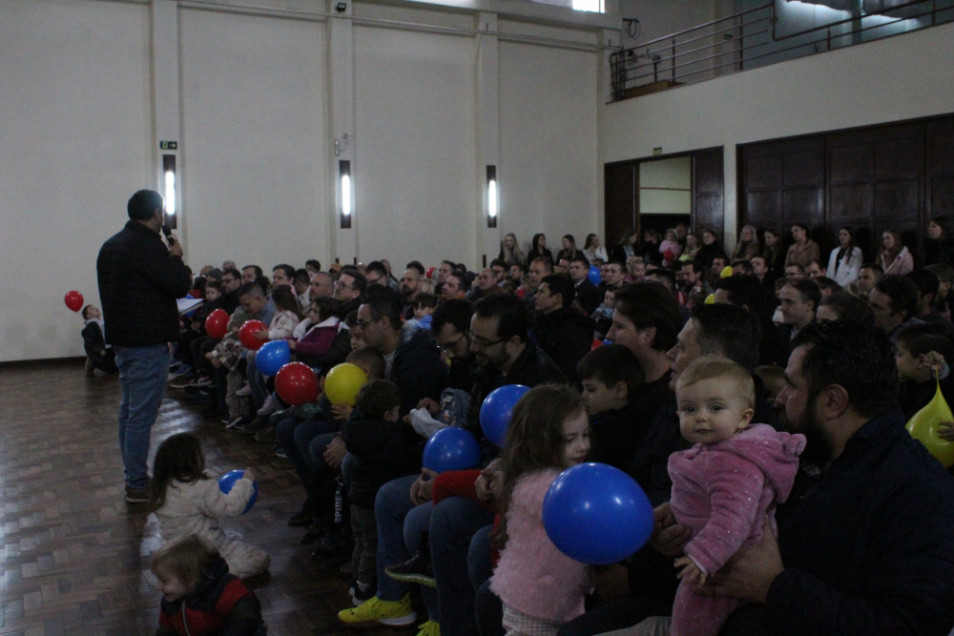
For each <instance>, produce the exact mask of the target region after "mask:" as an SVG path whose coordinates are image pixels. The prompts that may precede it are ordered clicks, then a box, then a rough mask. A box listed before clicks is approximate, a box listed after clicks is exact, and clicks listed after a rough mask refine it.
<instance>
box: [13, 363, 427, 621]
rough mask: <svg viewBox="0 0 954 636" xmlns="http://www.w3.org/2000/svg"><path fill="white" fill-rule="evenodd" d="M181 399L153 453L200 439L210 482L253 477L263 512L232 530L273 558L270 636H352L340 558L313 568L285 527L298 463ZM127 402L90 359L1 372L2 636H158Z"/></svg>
mask: <svg viewBox="0 0 954 636" xmlns="http://www.w3.org/2000/svg"><path fill="white" fill-rule="evenodd" d="M185 397H186V394H185V392H184V391H175V390H169V391H168V392H167V394H166V399H165V400H164V401H163V404H162V409H161V411H160V414H159V420H158V422H157V423H156V426H155V427H154V428H153V431H152V448H151V450H152V453H154V452H155V449H156V447H157V446H158V444H159V442H160V441H161V440H162V439H164V438H165V437H167V436H168V435H171V434H172V433H177V432H180V431H188V430H191V431H194V432H195V433H196V434H198V435H199V436H200V437H201V438H202V440H203V445H204V447H205V450H206V456H207V461H208V469H209V472H210V473H212V474H221V473H223V472H226V471H228V470H231V469H234V468H245V467H249V466H251V467H253V468H254V469H255V474H256V476H257V477H258V480H259V497H258V502H257V503H256V504H255V507H254V508H253V509H252V510H251V511H250V512H249V513H248V514H247V515H245V516H243V517H242V518H240V519H237V520H234V521H230V522H228V523H227V524H226V527H227V528H230V529H234V530H237V531H239V532H241V533H243V534H244V536H245V540H247V541H249V542H251V543H253V544H255V545H258V546H262V547H264V548H265V549H267V550H268V552H269V553H270V554H271V558H272V564H271V570H270V577H269V576H267V575H266V576H265V577H260V578H264V579H265V580H261V581H256V582H255V583H254V585H253V589H254V590H255V593H256V595H257V596H258V598H259V600H260V601H261V603H262V609H263V613H264V615H265V619H266V621H267V623H268V627H269V633H270V634H279V635H282V634H344V633H349V630H345V629H343V628H341V627H339V626H337V625H336V624H335V614H336V612H337V610H339V609H342V608H344V607H348V606H350V605H349V603H350V599H349V598H348V594H347V587H348V580H349V577H348V576H347V575H345V574H342V573H340V571H339V568H340V565H341V563H342V561H341V560H338V561H334V562H317V561H315V560H313V559H312V558H311V556H310V554H311V549H310V548H309V547H306V546H302V545H300V544H299V539H300V538H301V536H302V534H303V531H302V529H301V528H289V527H288V526H287V525H286V519H287V518H288V516H289V515H290V514H292V513H293V512H294V511H295V510H296V509H297V507H298V505H299V504H300V503H301V500H302V499H303V492H302V489H301V486H300V485H299V483H298V480H297V478H296V476H295V473H294V471H293V469H292V467H291V464H289V462H288V461H287V460H284V459H281V458H278V457H276V456H275V455H274V454H272V447H271V446H266V445H263V444H257V443H255V442H254V441H252V440H251V439H250V438H249V437H247V436H244V435H240V434H233V433H229V432H226V431H225V427H224V425H223V424H221V423H220V422H218V421H217V420H216V421H211V420H203V419H202V416H201V415H200V412H201V408H202V407H195V406H190V405H188V404H186V402H185ZM118 404H119V382H118V379H117V378H116V377H109V376H102V375H99V374H97V375H96V376H94V377H87V376H86V375H85V373H84V371H83V363H82V361H76V360H71V361H60V362H49V363H30V364H14V365H4V366H2V367H0V436H2V437H0V497H2V499H0V514H2V517H0V539H2V543H0V550H2V565H0V568H2V569H0V572H2V578H0V634H23V635H31V636H49V635H52V634H64V635H76V634H110V635H117V636H128V635H131V634H150V633H153V632H154V631H155V627H156V625H157V615H158V606H159V593H158V592H157V591H156V590H155V588H154V587H153V586H154V579H152V577H151V574H150V572H149V557H150V554H151V553H152V552H153V550H155V549H156V548H157V547H159V545H160V540H159V536H158V526H157V523H156V519H155V516H153V515H147V514H146V512H145V510H144V507H143V506H131V505H127V504H126V503H124V501H123V472H122V463H121V461H120V456H119V450H118V447H117V441H116V410H117V406H118ZM151 465H152V461H151V455H150V466H151ZM367 633H368V634H370V635H372V636H385V635H388V636H390V635H391V634H402V635H403V636H407V635H408V634H414V632H413V631H408V630H403V631H400V632H398V631H395V630H386V629H381V630H371V631H368V632H367Z"/></svg>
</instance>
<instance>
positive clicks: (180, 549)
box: [149, 534, 266, 636]
mask: <svg viewBox="0 0 954 636" xmlns="http://www.w3.org/2000/svg"><path fill="white" fill-rule="evenodd" d="M149 568H150V569H151V570H152V573H153V574H154V575H155V576H156V578H157V579H158V580H159V584H158V588H159V591H161V592H162V602H161V604H160V606H159V629H158V630H157V631H156V636H186V635H187V634H189V635H191V636H203V635H205V634H208V635H209V636H211V635H212V634H236V635H239V634H244V635H247V636H261V635H263V634H265V633H266V629H265V623H264V622H263V621H262V608H261V606H260V605H259V602H258V599H257V598H255V594H254V593H253V592H252V591H251V590H250V589H248V588H247V587H246V586H245V584H244V583H243V582H242V580H241V579H239V578H238V577H237V576H235V575H233V574H229V566H228V564H226V562H225V560H224V559H223V558H222V557H221V556H220V555H219V551H218V550H216V549H215V546H214V545H212V543H211V542H210V541H208V540H207V539H203V538H202V537H200V536H199V535H197V534H189V535H186V536H184V537H181V538H179V539H176V540H175V541H172V542H171V543H167V544H166V545H164V546H163V547H161V548H159V550H157V551H156V553H155V554H154V555H153V557H152V561H151V562H150V564H149Z"/></svg>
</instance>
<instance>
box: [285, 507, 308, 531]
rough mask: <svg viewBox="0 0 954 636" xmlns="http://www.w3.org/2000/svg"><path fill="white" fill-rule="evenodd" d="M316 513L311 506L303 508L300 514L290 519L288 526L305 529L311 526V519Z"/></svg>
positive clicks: (299, 511)
mask: <svg viewBox="0 0 954 636" xmlns="http://www.w3.org/2000/svg"><path fill="white" fill-rule="evenodd" d="M314 514H315V511H314V510H312V509H311V507H310V506H302V507H301V508H300V509H299V510H298V512H296V513H295V514H293V515H292V516H290V517H289V518H288V525H290V526H291V527H292V528H297V527H299V526H301V527H304V526H307V525H310V524H311V517H312V516H313V515H314Z"/></svg>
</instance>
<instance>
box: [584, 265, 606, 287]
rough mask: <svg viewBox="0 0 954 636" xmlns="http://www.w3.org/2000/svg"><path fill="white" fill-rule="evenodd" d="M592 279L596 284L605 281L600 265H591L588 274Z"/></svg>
mask: <svg viewBox="0 0 954 636" xmlns="http://www.w3.org/2000/svg"><path fill="white" fill-rule="evenodd" d="M586 277H587V278H588V279H590V282H591V283H593V284H594V285H599V284H600V283H602V282H603V277H602V276H600V267H599V265H590V273H589V274H587V276H586Z"/></svg>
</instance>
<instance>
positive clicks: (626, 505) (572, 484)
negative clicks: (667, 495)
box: [543, 463, 653, 565]
mask: <svg viewBox="0 0 954 636" xmlns="http://www.w3.org/2000/svg"><path fill="white" fill-rule="evenodd" d="M543 527H544V528H546V531H547V536H548V537H550V540H551V541H553V544H554V545H555V546H556V547H557V548H558V549H559V550H560V552H562V553H563V554H565V555H567V556H568V557H570V558H571V559H574V560H576V561H580V562H582V563H590V564H594V565H607V564H610V563H617V562H619V561H622V560H623V559H625V558H626V557H628V556H630V555H631V554H633V553H634V552H636V551H637V550H639V549H640V548H641V547H643V545H644V544H645V543H646V542H647V541H648V540H649V536H650V535H651V534H652V532H653V507H652V505H651V504H650V503H649V499H648V498H647V497H646V494H645V493H644V492H643V490H642V488H640V487H639V484H637V483H636V482H635V481H634V480H633V478H632V477H630V476H629V475H627V474H626V473H624V472H623V471H621V470H620V469H618V468H614V467H613V466H609V465H607V464H596V463H589V464H580V465H578V466H574V467H572V468H568V469H567V470H565V471H563V472H562V473H560V476H559V477H557V478H556V479H555V480H554V482H553V483H552V484H551V485H550V488H549V490H547V494H546V497H544V499H543Z"/></svg>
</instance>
